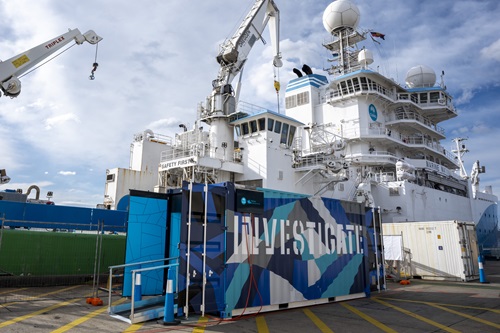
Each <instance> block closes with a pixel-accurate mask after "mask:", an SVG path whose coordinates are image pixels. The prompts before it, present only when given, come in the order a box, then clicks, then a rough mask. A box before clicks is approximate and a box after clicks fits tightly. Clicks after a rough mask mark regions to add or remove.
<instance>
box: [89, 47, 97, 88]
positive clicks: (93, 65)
mask: <svg viewBox="0 0 500 333" xmlns="http://www.w3.org/2000/svg"><path fill="white" fill-rule="evenodd" d="M98 50H99V43H97V44H95V58H94V63H93V64H92V71H91V72H90V76H89V79H90V80H94V79H95V76H94V72H95V71H96V70H97V66H99V64H98V63H97V51H98Z"/></svg>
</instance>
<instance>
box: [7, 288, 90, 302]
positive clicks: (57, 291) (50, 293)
mask: <svg viewBox="0 0 500 333" xmlns="http://www.w3.org/2000/svg"><path fill="white" fill-rule="evenodd" d="M78 287H80V286H72V287H68V288H64V289H58V290H55V291H51V292H48V293H44V294H40V295H35V296H26V297H29V299H30V300H33V299H37V298H40V297H43V296H48V295H52V294H57V293H60V292H63V291H68V290H71V289H75V288H78ZM21 302H25V301H14V302H10V303H3V304H2V306H9V305H12V304H16V303H21Z"/></svg>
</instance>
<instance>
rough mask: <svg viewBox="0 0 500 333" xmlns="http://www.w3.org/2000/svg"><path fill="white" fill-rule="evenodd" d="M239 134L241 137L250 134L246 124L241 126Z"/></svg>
mask: <svg viewBox="0 0 500 333" xmlns="http://www.w3.org/2000/svg"><path fill="white" fill-rule="evenodd" d="M241 132H242V133H243V135H247V134H249V133H250V128H249V127H248V123H243V124H241Z"/></svg>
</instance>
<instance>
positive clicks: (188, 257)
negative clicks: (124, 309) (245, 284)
mask: <svg viewBox="0 0 500 333" xmlns="http://www.w3.org/2000/svg"><path fill="white" fill-rule="evenodd" d="M226 192H227V190H226V188H225V187H220V186H216V185H208V192H205V185H204V184H193V186H192V193H191V194H190V193H189V189H188V186H187V184H186V189H184V190H183V218H182V220H183V225H182V227H181V228H182V234H181V249H180V250H181V251H180V252H181V253H180V255H181V262H180V274H181V275H182V277H180V287H181V288H183V287H184V288H185V289H184V291H183V292H182V293H181V295H180V303H179V304H180V305H183V304H185V303H186V294H188V298H189V301H188V302H187V303H188V306H189V308H187V309H185V312H186V311H188V312H191V311H194V312H196V313H200V312H208V313H215V314H218V313H219V312H220V311H223V309H224V287H223V272H224V261H225V256H224V254H225V234H226V230H225V223H226V221H225V210H226V198H227V195H226ZM189 202H191V204H189ZM189 214H190V215H191V218H190V219H189ZM189 220H190V221H191V223H190V224H191V225H190V227H189V225H188V223H186V222H188V221H189ZM182 283H184V285H183V284H182Z"/></svg>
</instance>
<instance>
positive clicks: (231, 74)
mask: <svg viewBox="0 0 500 333" xmlns="http://www.w3.org/2000/svg"><path fill="white" fill-rule="evenodd" d="M268 24H269V29H270V32H271V43H272V45H273V47H274V60H273V65H274V66H275V67H281V66H282V65H283V63H282V61H281V53H280V51H279V10H278V7H277V6H276V4H275V3H274V1H273V0H257V1H255V3H254V5H253V6H252V8H251V9H250V11H249V13H248V14H247V16H246V17H245V18H244V19H243V22H242V23H241V25H240V27H239V28H238V29H237V30H236V32H235V33H234V35H233V36H232V37H231V38H229V39H227V40H226V41H225V42H224V43H223V44H222V45H221V47H220V52H219V54H218V55H217V57H216V59H217V62H218V63H219V65H220V68H219V73H218V75H217V78H216V79H215V80H213V81H212V87H213V90H212V94H211V95H210V96H209V97H208V98H207V102H206V107H205V108H204V109H203V108H202V110H201V121H204V122H206V123H207V124H209V125H210V145H211V147H213V148H214V149H223V150H224V151H228V152H231V154H232V152H233V150H234V139H233V128H232V127H231V126H229V125H228V122H229V119H230V115H231V114H233V113H235V112H236V104H237V102H238V97H239V88H240V85H238V88H237V91H236V92H235V91H234V90H233V87H232V85H231V83H232V81H233V80H234V78H235V77H236V76H237V75H238V74H239V75H240V79H241V73H242V71H243V66H244V65H245V63H246V61H247V58H248V54H249V53H250V51H251V49H252V47H253V46H254V44H255V42H256V41H258V40H262V41H264V39H263V38H262V33H263V31H264V29H265V27H266V26H267V25H268Z"/></svg>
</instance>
